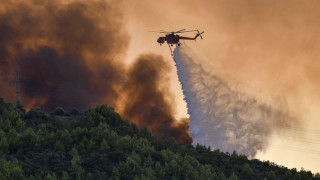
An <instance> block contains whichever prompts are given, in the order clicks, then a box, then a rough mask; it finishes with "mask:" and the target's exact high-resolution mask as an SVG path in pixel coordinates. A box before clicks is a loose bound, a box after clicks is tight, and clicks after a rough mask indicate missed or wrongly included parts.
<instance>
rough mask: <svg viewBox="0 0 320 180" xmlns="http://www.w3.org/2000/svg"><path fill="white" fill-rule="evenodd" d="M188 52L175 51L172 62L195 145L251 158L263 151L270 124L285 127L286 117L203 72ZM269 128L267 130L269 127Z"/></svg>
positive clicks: (212, 75) (185, 49)
mask: <svg viewBox="0 0 320 180" xmlns="http://www.w3.org/2000/svg"><path fill="white" fill-rule="evenodd" d="M187 52H190V49H188V48H176V49H175V51H174V60H175V62H176V65H177V69H178V76H179V80H180V81H181V84H182V89H183V93H184V95H185V100H186V102H187V107H188V113H189V114H190V133H191V136H192V137H193V139H194V143H199V144H205V145H208V146H211V147H213V148H215V149H220V150H222V151H227V152H232V151H233V150H236V151H237V152H238V153H240V154H245V155H248V156H250V157H254V156H255V154H256V153H257V151H259V150H265V148H266V147H267V145H268V135H271V134H272V132H273V131H275V130H276V126H270V124H272V123H277V124H278V123H285V122H287V120H288V118H289V117H288V116H287V115H286V114H285V113H282V112H280V111H278V110H276V109H274V108H272V107H271V106H268V105H266V104H264V103H262V102H259V101H258V100H256V99H255V98H253V97H250V96H247V95H245V94H243V93H240V92H238V91H236V90H233V89H232V88H231V87H230V86H229V85H228V83H227V82H225V81H224V80H223V79H222V78H220V77H219V76H217V75H215V73H214V72H208V71H206V70H204V68H203V67H202V65H201V64H198V63H197V62H196V61H194V57H192V56H191V55H190V53H187ZM268 124H269V126H268Z"/></svg>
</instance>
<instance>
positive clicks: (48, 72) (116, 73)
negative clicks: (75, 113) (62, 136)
mask: <svg viewBox="0 0 320 180" xmlns="http://www.w3.org/2000/svg"><path fill="white" fill-rule="evenodd" d="M0 4H1V7H0V34H1V36H0V57H1V58H0V86H1V88H0V97H4V98H5V99H6V100H9V101H13V100H14V92H15V90H14V88H15V87H14V70H15V66H16V64H18V65H19V69H20V81H21V90H22V102H23V104H24V105H25V106H26V107H27V108H30V107H34V106H41V107H42V108H43V109H44V110H45V111H46V112H50V111H52V110H53V109H54V108H56V107H57V106H62V107H64V108H66V109H70V108H72V107H76V108H78V109H80V110H85V109H88V108H92V107H94V106H96V105H97V104H102V103H104V104H108V105H112V106H116V110H118V111H121V108H118V107H117V105H119V104H120V105H121V106H123V107H125V111H124V115H126V116H127V117H128V118H129V119H132V120H133V121H135V122H137V123H138V124H139V125H141V126H147V127H149V128H151V130H152V132H153V133H155V134H157V135H159V136H172V137H175V138H177V139H178V140H181V141H183V142H191V138H190V136H189V135H188V126H187V123H186V121H183V123H177V122H176V119H175V118H174V116H173V114H174V112H173V102H171V101H169V99H172V95H170V92H168V90H167V89H166V88H164V87H165V86H164V85H165V84H166V83H165V82H163V81H166V80H167V79H166V78H164V77H166V72H167V71H168V70H169V69H170V68H169V66H168V65H166V63H165V61H164V60H163V59H162V58H161V57H159V56H155V55H148V56H142V57H140V58H138V59H137V62H136V63H135V64H134V65H132V67H131V68H130V70H129V72H127V71H126V68H125V66H124V61H122V58H123V56H124V54H125V52H126V50H127V48H128V43H129V39H130V38H129V35H128V34H127V32H126V30H125V28H124V22H123V20H122V14H121V10H120V7H121V6H120V5H119V2H117V1H111V2H107V1H104V0H97V1H82V0H71V1H64V0H55V1H45V0H37V1H30V2H29V1H28V2H25V1H8V2H6V3H3V2H1V3H0ZM127 73H128V76H127ZM135 91H137V92H135ZM127 94H128V95H127ZM122 97H127V98H128V100H127V101H125V102H123V99H122ZM123 103H127V105H126V104H123Z"/></svg>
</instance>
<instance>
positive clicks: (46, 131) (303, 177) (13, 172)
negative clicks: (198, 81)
mask: <svg viewBox="0 0 320 180" xmlns="http://www.w3.org/2000/svg"><path fill="white" fill-rule="evenodd" d="M0 179H1V180H11V179H19V180H20V179H28V180H42V179H44V180H57V179H61V180H68V179H76V180H91V179H92V180H93V179H95V180H96V179H98V180H99V179H101V180H102V179H103V180H104V179H115V180H116V179H137V180H138V179H139V180H140V179H142V180H144V179H145V180H149V179H150V180H155V179H172V180H180V179H195V180H198V179H204V180H206V179H208V180H209V179H210V180H211V179H217V180H220V179H221V180H237V179H262V180H264V179H266V180H274V179H290V180H291V179H293V180H308V179H320V174H319V173H316V174H313V173H312V172H310V171H306V170H304V169H301V170H297V169H295V168H293V169H289V168H287V167H283V166H279V165H277V164H275V163H273V162H269V161H260V160H257V159H248V158H247V157H246V156H244V155H239V154H237V153H236V152H233V153H224V152H220V151H219V150H218V149H211V148H210V147H206V146H203V145H199V144H197V145H192V144H183V143H181V142H177V141H176V140H175V139H173V138H170V137H160V138H159V137H156V136H154V135H153V134H152V133H151V132H150V131H149V130H148V129H147V128H146V127H138V126H137V125H136V124H134V123H132V122H130V121H129V120H127V119H124V118H122V117H121V116H120V115H119V114H118V113H117V112H115V111H114V109H113V108H112V107H110V106H108V105H100V106H97V107H96V108H94V109H91V110H87V111H86V112H84V113H81V112H79V111H78V110H77V109H72V110H71V111H70V112H66V111H64V109H63V108H61V107H58V108H57V109H55V110H54V111H53V112H52V113H50V114H46V113H45V112H44V111H43V110H41V109H40V108H34V109H30V110H29V111H26V110H25V109H24V107H23V105H22V104H21V103H17V104H16V105H13V104H12V103H7V102H5V101H4V100H3V99H0Z"/></svg>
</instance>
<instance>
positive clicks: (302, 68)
mask: <svg viewBox="0 0 320 180" xmlns="http://www.w3.org/2000/svg"><path fill="white" fill-rule="evenodd" d="M124 9H125V12H126V13H125V19H126V21H127V28H128V31H129V34H130V35H131V41H130V45H129V50H128V52H127V61H128V62H129V63H130V61H131V60H132V59H133V58H134V57H136V56H137V55H138V54H140V53H144V52H153V53H158V54H161V55H163V56H165V57H166V59H167V60H168V61H171V57H170V51H169V49H168V47H167V46H161V47H160V46H159V44H157V43H156V39H157V38H158V36H159V35H161V34H156V33H149V32H147V31H150V30H168V31H175V30H180V29H182V28H187V29H199V30H204V31H205V34H204V39H203V40H200V39H199V40H197V42H186V44H188V45H189V46H191V47H192V48H193V49H194V51H195V52H196V53H197V55H198V56H199V59H202V60H201V62H200V63H201V64H203V66H204V67H206V68H207V69H209V70H210V69H212V70H213V69H214V70H215V71H216V72H219V74H222V75H223V76H224V77H226V78H227V79H230V83H231V86H234V88H236V89H237V90H239V91H243V92H245V93H247V94H250V95H252V96H254V97H256V98H258V99H259V100H261V101H264V102H266V103H268V104H270V105H273V106H275V107H277V108H279V109H281V110H282V111H284V112H287V113H288V114H289V115H290V116H292V117H294V119H296V121H294V122H292V124H291V128H283V131H279V132H277V133H276V134H274V135H272V136H270V139H271V144H270V146H269V148H268V149H267V151H266V152H261V153H259V154H258V156H257V158H260V159H264V160H270V161H275V162H276V163H278V164H282V165H286V166H289V167H291V168H293V167H296V168H297V169H300V167H304V168H305V169H310V170H312V171H314V172H315V171H320V165H319V161H320V123H319V122H320V120H319V118H320V78H319V75H320V61H319V60H318V58H319V52H320V51H319V50H320V41H319V40H320V38H319V36H318V32H320V25H319V23H318V20H319V19H320V1H317V0H309V1H302V0H301V1H297V0H290V1H288V0H284V1H277V0H259V1H252V0H224V1H217V0H200V1H194V0H186V1H183V2H182V1H178V0H170V1H169V0H165V1H155V0H133V1H127V2H124ZM188 35H190V36H194V34H192V33H190V34H188ZM170 63H171V65H172V67H174V63H173V62H170ZM171 76H172V91H174V92H175V94H176V99H175V100H176V102H177V116H178V117H186V116H187V114H186V104H185V102H183V95H182V92H181V91H180V88H181V87H180V85H179V83H178V79H177V75H176V72H174V71H173V72H172V73H171ZM274 126H277V124H274Z"/></svg>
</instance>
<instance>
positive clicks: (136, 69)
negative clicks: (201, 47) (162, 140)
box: [124, 54, 192, 143]
mask: <svg viewBox="0 0 320 180" xmlns="http://www.w3.org/2000/svg"><path fill="white" fill-rule="evenodd" d="M169 72H170V67H169V65H168V63H167V62H166V61H164V59H163V57H162V56H157V55H153V54H147V55H142V56H140V57H139V58H138V59H137V60H136V61H135V63H134V64H133V66H132V67H131V68H130V69H129V72H128V76H129V79H128V81H127V83H126V85H125V86H124V88H125V91H126V93H125V94H127V95H128V98H127V102H126V106H125V109H124V114H125V116H126V117H128V118H129V119H131V120H133V121H135V122H136V123H137V124H138V125H145V126H147V127H148V128H149V129H151V131H152V132H154V133H156V134H157V135H158V136H168V135H169V136H171V137H175V138H176V139H178V140H180V141H182V142H185V143H191V142H192V139H191V137H190V136H189V126H188V124H187V123H188V120H181V121H179V123H178V122H177V120H176V119H175V117H174V112H173V109H172V105H171V104H172V102H171V101H172V100H171V99H172V98H171V97H172V95H171V94H170V92H169V90H168V86H169V84H168V73H169ZM169 98H171V99H169Z"/></svg>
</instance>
